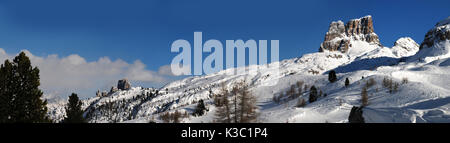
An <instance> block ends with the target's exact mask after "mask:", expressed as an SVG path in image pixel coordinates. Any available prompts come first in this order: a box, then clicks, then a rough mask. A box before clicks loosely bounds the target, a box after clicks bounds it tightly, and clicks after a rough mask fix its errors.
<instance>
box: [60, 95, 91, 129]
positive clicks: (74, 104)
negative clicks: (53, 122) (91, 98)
mask: <svg viewBox="0 0 450 143" xmlns="http://www.w3.org/2000/svg"><path fill="white" fill-rule="evenodd" d="M82 104H83V103H82V102H81V101H80V99H78V95H77V94H75V93H72V95H70V96H69V103H68V105H67V107H66V115H67V117H66V118H64V121H63V122H64V123H85V122H86V121H85V119H84V118H83V110H82V109H81V105H82Z"/></svg>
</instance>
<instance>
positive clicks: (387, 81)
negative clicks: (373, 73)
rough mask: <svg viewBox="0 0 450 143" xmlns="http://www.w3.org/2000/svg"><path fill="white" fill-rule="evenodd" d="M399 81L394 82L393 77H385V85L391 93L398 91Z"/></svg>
mask: <svg viewBox="0 0 450 143" xmlns="http://www.w3.org/2000/svg"><path fill="white" fill-rule="evenodd" d="M398 86H399V83H397V82H394V81H393V80H392V79H391V78H387V77H385V78H384V79H383V87H385V88H387V89H388V90H389V93H394V92H397V91H398Z"/></svg>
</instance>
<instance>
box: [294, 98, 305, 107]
mask: <svg viewBox="0 0 450 143" xmlns="http://www.w3.org/2000/svg"><path fill="white" fill-rule="evenodd" d="M305 106H306V101H305V99H303V98H300V99H299V100H298V102H297V105H295V107H305Z"/></svg>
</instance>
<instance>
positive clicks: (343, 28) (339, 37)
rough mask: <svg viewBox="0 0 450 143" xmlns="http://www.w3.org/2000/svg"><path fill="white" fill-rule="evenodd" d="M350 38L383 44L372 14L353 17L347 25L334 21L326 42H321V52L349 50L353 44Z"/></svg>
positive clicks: (326, 36)
mask: <svg viewBox="0 0 450 143" xmlns="http://www.w3.org/2000/svg"><path fill="white" fill-rule="evenodd" d="M350 40H361V41H365V42H368V43H374V44H378V45H381V44H380V40H379V39H378V35H377V34H375V32H374V28H373V20H372V16H370V15H368V16H365V17H362V18H359V19H352V20H350V21H348V22H347V24H345V25H344V22H342V21H336V22H332V23H331V24H330V27H329V29H328V32H327V33H326V35H325V40H324V42H322V44H320V48H319V52H323V51H324V50H329V51H341V52H347V51H348V49H349V48H350V47H351V46H352V45H351V43H350Z"/></svg>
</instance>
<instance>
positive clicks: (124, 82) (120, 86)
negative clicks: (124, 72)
mask: <svg viewBox="0 0 450 143" xmlns="http://www.w3.org/2000/svg"><path fill="white" fill-rule="evenodd" d="M117 88H118V89H120V90H128V89H130V88H131V84H130V82H128V80H127V79H121V80H119V82H118V83H117Z"/></svg>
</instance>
